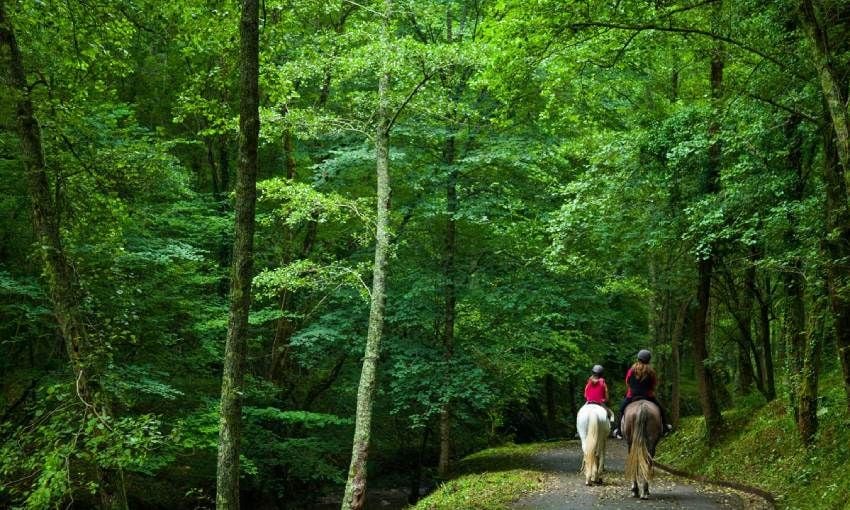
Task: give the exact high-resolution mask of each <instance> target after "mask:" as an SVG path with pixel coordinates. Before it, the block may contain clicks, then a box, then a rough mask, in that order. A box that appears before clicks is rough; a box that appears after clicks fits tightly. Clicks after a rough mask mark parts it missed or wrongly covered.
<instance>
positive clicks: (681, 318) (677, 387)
mask: <svg viewBox="0 0 850 510" xmlns="http://www.w3.org/2000/svg"><path fill="white" fill-rule="evenodd" d="M690 307H691V300H690V299H688V300H686V301H685V302H683V303H682V306H681V307H679V311H678V313H677V314H676V322H675V324H674V326H673V332H672V334H671V335H670V420H671V421H672V423H673V426H674V427H678V425H679V417H680V416H681V414H682V413H681V405H682V397H681V392H682V390H681V384H680V382H679V378H680V371H681V361H680V350H681V347H680V346H681V343H682V336H683V333H684V330H685V318H686V317H687V315H688V309H689V308H690Z"/></svg>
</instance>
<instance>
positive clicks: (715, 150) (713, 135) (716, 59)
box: [692, 7, 724, 442]
mask: <svg viewBox="0 0 850 510" xmlns="http://www.w3.org/2000/svg"><path fill="white" fill-rule="evenodd" d="M719 8H720V7H718V9H719ZM723 65H724V61H723V48H722V47H720V46H719V45H718V47H716V48H715V50H714V51H713V53H712V58H711V71H710V75H709V79H710V85H711V98H712V103H713V105H714V110H715V112H717V111H718V110H719V104H720V101H721V97H722V84H723ZM717 118H718V115H714V116H712V120H711V121H710V123H709V127H708V136H709V140H710V145H709V148H708V152H709V153H708V163H707V165H706V169H705V172H704V176H703V182H702V183H701V184H702V191H703V193H705V194H714V193H717V191H718V188H719V180H720V163H721V147H720V140H719V133H720V124H719V122H718V120H717ZM714 249H715V247H714V246H710V247H709V253H708V254H706V255H704V256H703V258H702V259H701V260H700V261H699V262H698V263H697V311H696V314H695V315H694V327H693V329H694V334H693V345H692V347H693V357H694V366H695V368H696V376H697V384H698V387H699V396H700V404H701V406H702V414H703V416H704V417H705V423H706V431H707V434H708V438H709V441H711V442H714V440H716V439H717V437H718V435H719V434H720V432H721V430H722V428H723V416H722V415H721V414H720V406H719V405H718V403H717V397H716V396H715V393H714V391H713V388H714V387H715V382H714V374H713V372H712V370H710V369H709V367H707V366H706V365H705V363H706V360H708V338H707V337H708V324H707V319H708V310H709V307H710V300H711V281H712V275H713V271H714V262H715V258H716V257H717V255H716V254H715V253H714V252H713V250H714Z"/></svg>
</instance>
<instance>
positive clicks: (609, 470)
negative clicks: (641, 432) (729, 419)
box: [513, 439, 769, 510]
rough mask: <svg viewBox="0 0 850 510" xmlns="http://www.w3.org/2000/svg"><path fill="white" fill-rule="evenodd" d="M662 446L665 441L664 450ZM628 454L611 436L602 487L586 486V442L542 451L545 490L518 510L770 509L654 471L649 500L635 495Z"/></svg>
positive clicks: (539, 465) (535, 462)
mask: <svg viewBox="0 0 850 510" xmlns="http://www.w3.org/2000/svg"><path fill="white" fill-rule="evenodd" d="M661 447H663V444H662V445H660V446H659V448H661ZM625 456H626V447H625V443H624V441H620V440H614V439H612V440H609V441H608V453H607V456H606V461H605V470H606V473H605V474H604V475H603V482H604V483H603V485H600V486H593V487H586V486H585V485H584V476H583V475H582V474H580V473H579V472H578V471H579V468H580V467H581V444H580V443H579V442H578V441H571V442H570V443H569V444H568V445H567V446H566V447H558V448H553V449H551V450H547V451H545V452H541V453H538V454H537V455H535V456H534V457H533V459H532V466H531V467H533V468H534V469H539V470H540V471H543V472H546V473H548V474H549V475H550V476H549V477H548V478H549V483H548V484H547V489H546V491H545V492H542V493H538V494H532V495H529V496H527V497H525V498H523V499H521V500H520V501H518V502H517V503H515V504H514V506H513V508H514V509H516V510H520V509H522V510H531V509H535V510H573V509H575V510H578V509H582V510H584V509H591V508H605V509H621V508H622V509H636V508H639V509H641V510H655V509H661V508H665V509H667V508H673V509H684V508H687V509H695V510H708V509H751V508H769V507H768V506H765V504H764V503H763V502H760V501H754V500H752V499H751V498H750V497H748V496H747V495H742V494H739V493H736V492H734V491H730V490H727V489H723V488H716V487H710V488H709V487H706V486H705V485H702V484H699V483H696V482H690V481H688V480H684V479H682V478H678V477H674V476H672V475H668V474H666V473H664V472H662V471H660V470H658V469H656V470H655V480H654V481H653V483H652V484H651V485H650V489H649V490H650V499H649V500H648V501H642V500H639V499H636V498H632V497H631V484H630V483H628V482H626V480H625V478H624V475H623V465H624V459H625Z"/></svg>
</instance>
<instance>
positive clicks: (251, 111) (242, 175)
mask: <svg viewBox="0 0 850 510" xmlns="http://www.w3.org/2000/svg"><path fill="white" fill-rule="evenodd" d="M239 27H240V36H241V44H240V55H239V57H240V73H239V74H240V78H239V80H240V89H241V90H240V92H241V93H240V100H239V167H238V175H237V181H236V226H235V229H236V231H235V236H234V240H233V267H232V270H231V283H230V313H229V319H228V326H227V341H226V343H225V347H224V373H223V374H222V381H221V416H220V420H219V446H218V465H217V474H216V508H217V509H218V510H230V509H236V510H238V509H239V451H240V441H241V425H242V423H241V422H242V394H243V393H244V369H245V367H244V365H245V350H246V343H247V333H248V313H249V311H250V308H251V279H252V276H253V275H252V273H253V258H254V212H255V208H256V202H257V165H258V161H257V149H258V143H259V133H260V114H259V100H260V97H259V0H243V2H242V16H241V19H240V23H239Z"/></svg>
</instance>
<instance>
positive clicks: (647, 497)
mask: <svg viewBox="0 0 850 510" xmlns="http://www.w3.org/2000/svg"><path fill="white" fill-rule="evenodd" d="M640 499H642V500H644V501H645V500H647V499H649V494H644V495H643V496H641V497H640Z"/></svg>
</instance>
